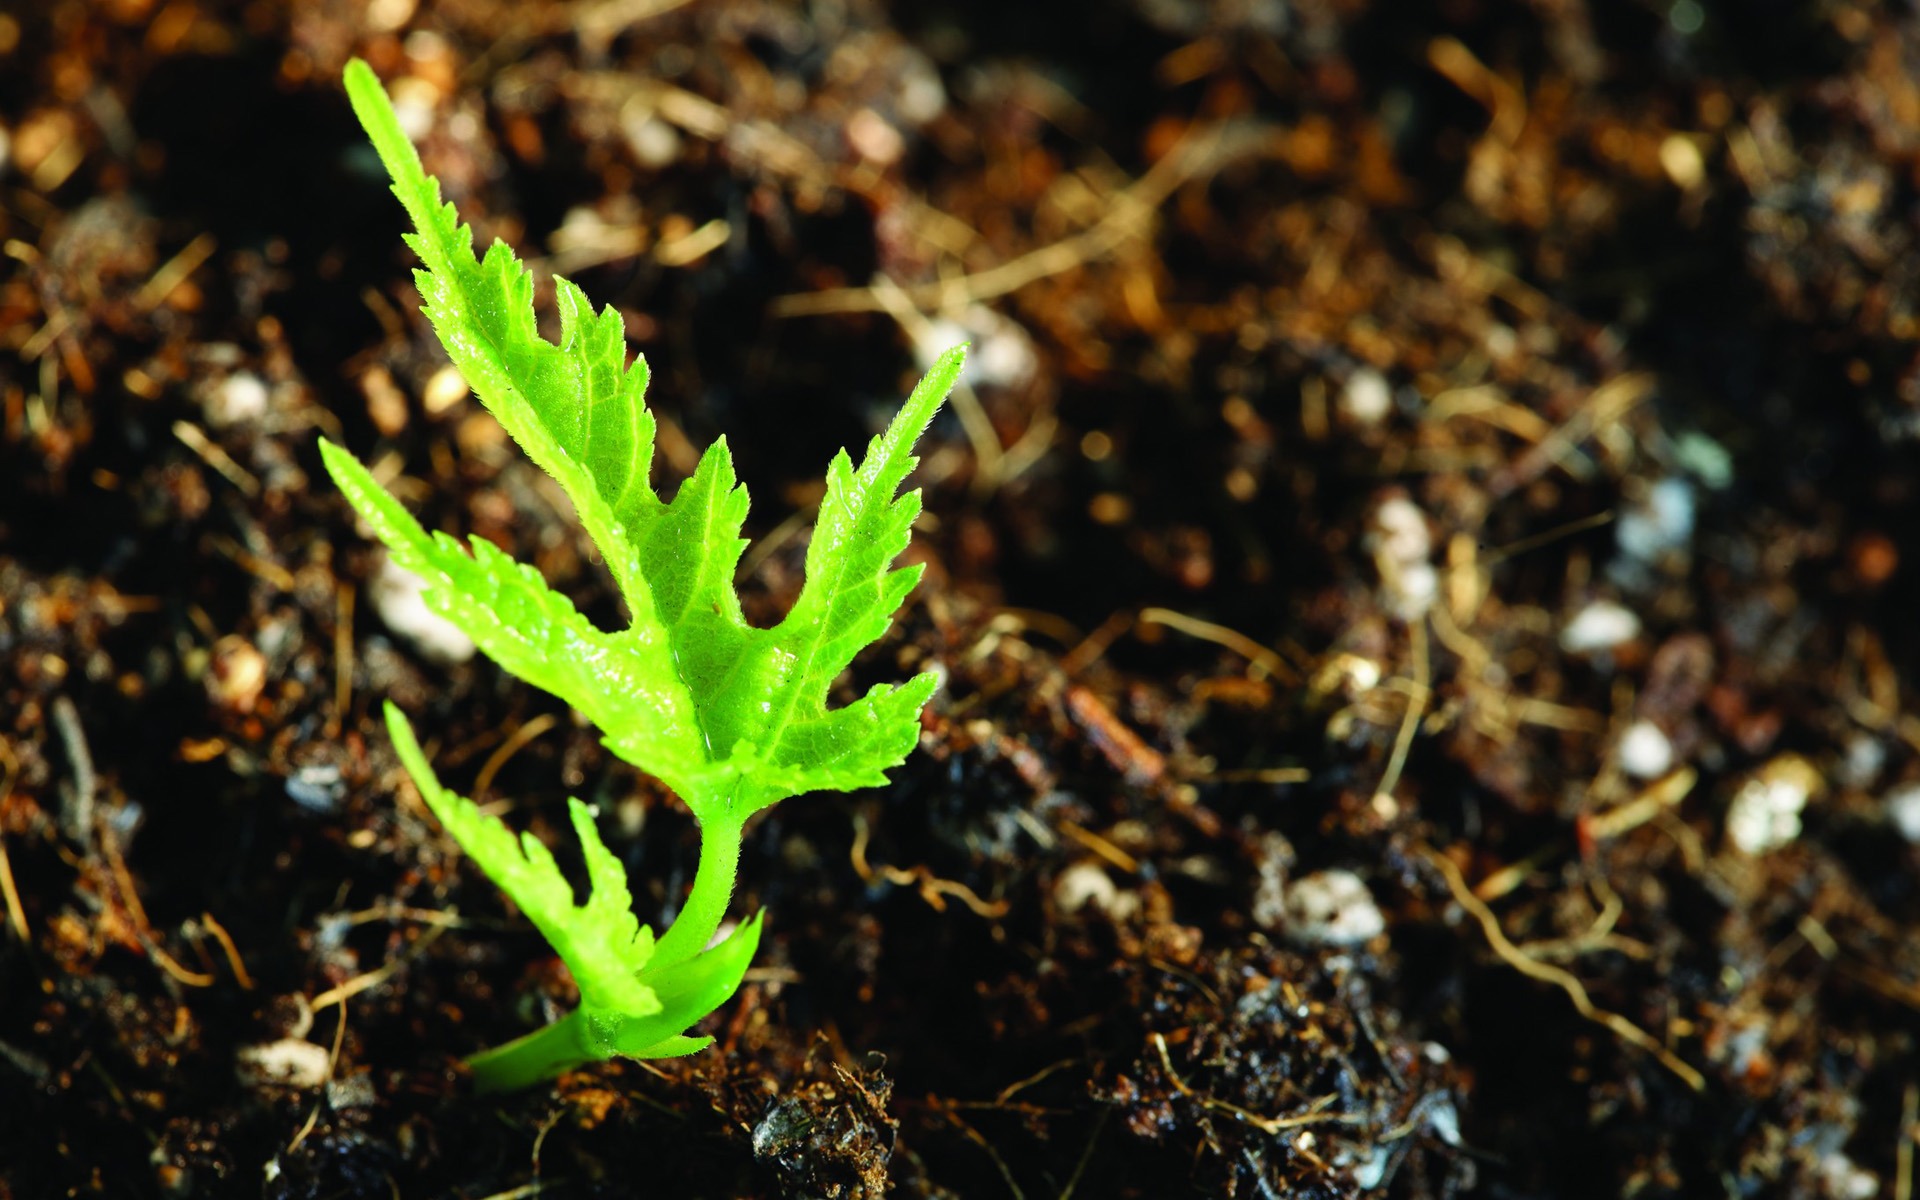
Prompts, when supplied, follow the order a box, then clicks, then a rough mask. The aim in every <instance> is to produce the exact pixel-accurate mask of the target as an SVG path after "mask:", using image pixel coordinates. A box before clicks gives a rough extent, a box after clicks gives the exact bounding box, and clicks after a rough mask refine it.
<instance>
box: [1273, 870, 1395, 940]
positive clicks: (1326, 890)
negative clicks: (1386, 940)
mask: <svg viewBox="0 0 1920 1200" xmlns="http://www.w3.org/2000/svg"><path fill="white" fill-rule="evenodd" d="M1287 920H1288V924H1287V936H1288V937H1291V938H1292V939H1293V940H1295V941H1297V942H1306V943H1309V944H1311V945H1317V946H1357V945H1360V944H1361V943H1363V942H1366V941H1369V940H1371V939H1372V938H1375V937H1378V936H1379V935H1380V934H1381V933H1382V932H1384V931H1385V930H1386V927H1387V919H1386V917H1385V916H1383V915H1382V914H1381V912H1380V906H1379V905H1377V904H1375V903H1374V902H1373V894H1372V893H1371V892H1369V891H1368V890H1367V885H1366V882H1365V881H1364V880H1362V879H1361V878H1360V877H1359V876H1358V875H1355V874H1354V873H1353V872H1352V871H1343V870H1332V871H1318V872H1315V873H1314V874H1312V875H1308V876H1306V877H1304V878H1302V879H1299V880H1297V881H1295V882H1294V884H1293V886H1292V887H1290V888H1288V889H1287Z"/></svg>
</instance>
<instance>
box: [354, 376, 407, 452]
mask: <svg viewBox="0 0 1920 1200" xmlns="http://www.w3.org/2000/svg"><path fill="white" fill-rule="evenodd" d="M360 393H361V394H362V395H364V396H365V397H366V398H367V416H368V417H370V418H372V420H373V427H374V428H375V429H378V430H379V431H380V432H381V433H383V434H385V435H387V436H388V437H392V436H394V435H395V434H397V433H399V432H400V431H401V430H403V429H405V428H406V427H407V394H406V393H405V392H403V391H401V390H400V386H399V385H398V384H396V383H394V381H393V372H391V371H389V370H387V369H386V368H385V367H381V366H372V367H368V368H367V369H366V371H365V372H363V373H362V374H361V376H360Z"/></svg>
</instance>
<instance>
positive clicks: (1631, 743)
mask: <svg viewBox="0 0 1920 1200" xmlns="http://www.w3.org/2000/svg"><path fill="white" fill-rule="evenodd" d="M1613 756H1614V761H1616V762H1618V763H1619V764H1620V769H1621V770H1622V771H1625V772H1626V773H1627V774H1628V775H1631V776H1632V777H1633V778H1635V779H1658V778H1660V776H1662V775H1665V774H1666V773H1667V771H1668V769H1669V768H1671V767H1672V766H1673V742H1672V741H1671V740H1669V739H1668V737H1667V735H1666V733H1665V732H1663V731H1662V730H1661V728H1660V727H1659V726H1658V725H1655V724H1654V723H1653V722H1652V721H1635V722H1634V723H1633V724H1631V725H1629V726H1627V731H1626V732H1625V733H1623V734H1621V735H1620V744H1619V745H1617V746H1615V747H1614V749H1613Z"/></svg>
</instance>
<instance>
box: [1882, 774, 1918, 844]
mask: <svg viewBox="0 0 1920 1200" xmlns="http://www.w3.org/2000/svg"><path fill="white" fill-rule="evenodd" d="M1880 803H1881V806H1882V807H1883V808H1884V809H1885V810H1886V814H1887V820H1888V821H1891V822H1892V823H1893V827H1894V829H1895V830H1897V831H1898V832H1899V834H1900V836H1901V837H1903V838H1905V839H1907V841H1908V843H1910V844H1911V845H1915V846H1920V783H1903V784H1901V785H1900V786H1899V787H1897V788H1894V789H1893V790H1892V791H1890V792H1888V793H1887V796H1886V799H1884V800H1882V801H1881V802H1880Z"/></svg>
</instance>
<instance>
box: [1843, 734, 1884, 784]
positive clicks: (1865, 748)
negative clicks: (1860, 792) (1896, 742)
mask: <svg viewBox="0 0 1920 1200" xmlns="http://www.w3.org/2000/svg"><path fill="white" fill-rule="evenodd" d="M1886 765H1887V748H1886V747H1885V746H1884V745H1882V744H1881V742H1880V739H1879V738H1877V737H1874V736H1873V735H1872V734H1870V733H1856V734H1854V735H1853V737H1852V738H1851V739H1849V740H1848V742H1847V747H1846V753H1845V754H1844V755H1843V756H1842V758H1841V760H1840V781H1841V782H1842V783H1845V784H1847V785H1849V786H1850V787H1858V788H1863V787H1869V786H1871V785H1872V784H1873V781H1874V780H1876V779H1878V778H1880V772H1881V770H1882V769H1883V768H1885V767H1886Z"/></svg>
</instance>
